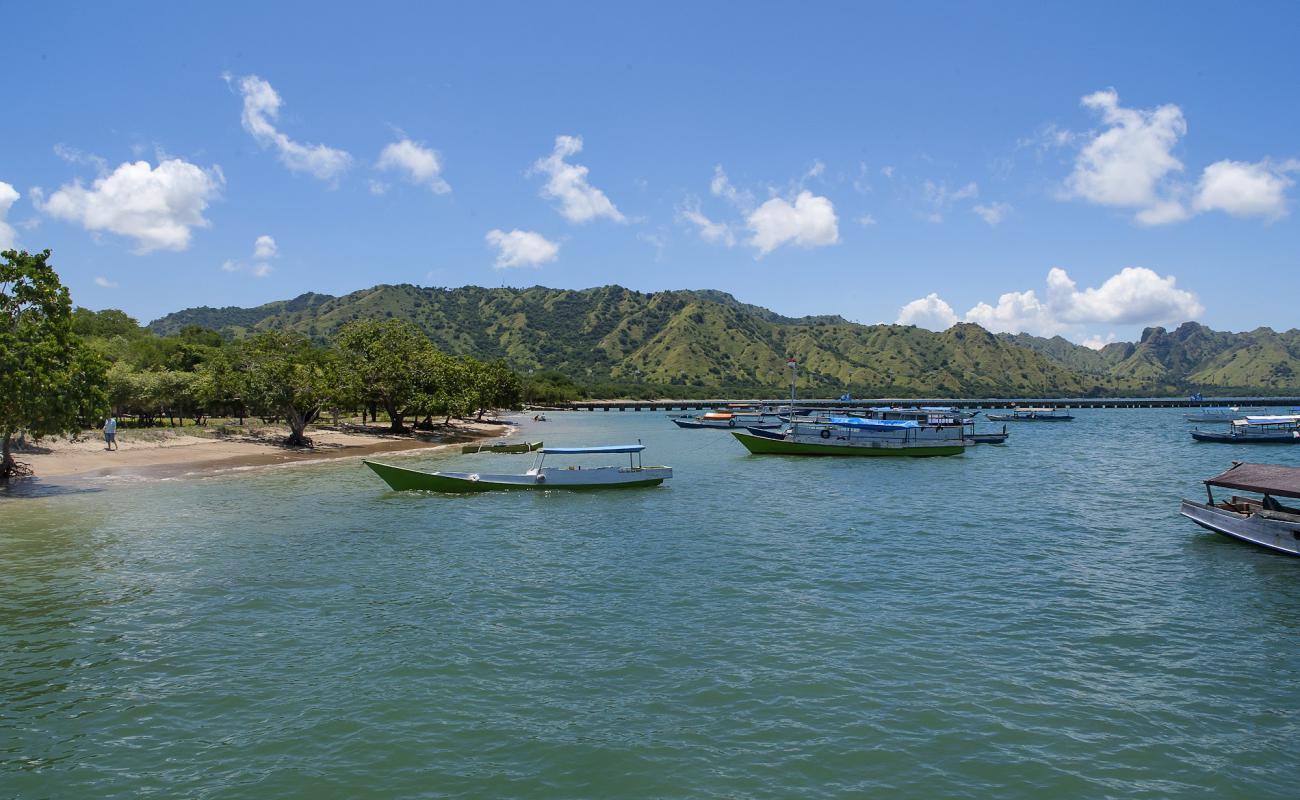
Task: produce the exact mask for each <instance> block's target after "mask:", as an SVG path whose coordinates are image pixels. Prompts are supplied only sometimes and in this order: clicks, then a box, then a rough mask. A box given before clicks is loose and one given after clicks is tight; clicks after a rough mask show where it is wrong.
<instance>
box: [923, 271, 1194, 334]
mask: <svg viewBox="0 0 1300 800" xmlns="http://www.w3.org/2000/svg"><path fill="white" fill-rule="evenodd" d="M1204 311H1205V307H1204V306H1202V305H1201V303H1200V301H1199V300H1198V299H1197V297H1196V295H1195V294H1193V293H1192V292H1189V291H1187V290H1185V289H1179V288H1178V286H1177V281H1176V280H1175V278H1174V276H1172V275H1168V276H1165V277H1163V278H1162V277H1161V276H1160V275H1158V274H1156V273H1155V272H1154V271H1152V270H1150V269H1147V268H1145V267H1125V268H1124V269H1122V270H1120V271H1119V272H1118V273H1116V274H1114V275H1112V276H1110V277H1109V278H1107V279H1106V280H1105V281H1104V282H1103V283H1102V284H1101V285H1100V286H1098V287H1090V288H1087V289H1083V290H1082V291H1080V290H1079V288H1078V286H1077V284H1076V283H1075V282H1074V280H1073V279H1071V278H1070V276H1069V274H1068V273H1066V271H1065V270H1063V269H1061V268H1059V267H1053V268H1052V269H1051V270H1050V271H1049V272H1048V273H1047V293H1046V298H1045V299H1044V298H1042V297H1040V296H1039V295H1038V293H1037V292H1036V291H1034V290H1033V289H1028V290H1026V291H1023V292H1007V293H1005V294H1003V295H1001V296H1000V297H998V300H997V304H996V305H993V304H990V303H985V302H980V303H977V304H975V305H974V306H973V307H972V308H971V309H970V310H969V311H967V312H966V315H965V320H966V321H967V322H975V323H978V324H980V325H982V326H983V327H984V328H986V329H988V330H990V331H993V332H995V333H999V332H1003V331H1006V332H1010V333H1019V332H1021V331H1025V332H1028V333H1032V334H1036V335H1039V336H1052V335H1055V334H1074V335H1082V333H1083V328H1084V327H1085V326H1088V325H1100V324H1107V325H1138V324H1142V325H1154V324H1163V323H1171V322H1183V321H1186V320H1189V319H1194V318H1195V317H1197V316H1199V315H1200V314H1202V313H1203V312H1204ZM954 321H956V314H955V313H954V312H953V310H952V307H951V306H950V305H948V303H946V302H945V301H944V300H942V299H941V298H940V297H939V296H938V295H937V294H930V295H927V296H926V297H923V298H921V299H919V300H913V301H912V302H911V303H908V304H907V305H905V306H903V308H902V309H900V311H899V317H898V322H899V324H909V323H910V324H915V325H921V326H922V327H931V328H933V329H935V330H940V329H941V328H938V327H935V326H938V325H942V326H943V328H947V327H948V326H949V325H951V324H952V322H954ZM927 323H928V324H927ZM1102 344H1105V342H1102Z"/></svg>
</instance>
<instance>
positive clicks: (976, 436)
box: [966, 423, 1011, 444]
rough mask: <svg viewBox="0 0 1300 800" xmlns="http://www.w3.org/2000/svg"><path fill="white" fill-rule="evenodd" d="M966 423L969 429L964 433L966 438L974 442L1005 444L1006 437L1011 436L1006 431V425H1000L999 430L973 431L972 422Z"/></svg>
mask: <svg viewBox="0 0 1300 800" xmlns="http://www.w3.org/2000/svg"><path fill="white" fill-rule="evenodd" d="M967 424H968V425H970V427H971V429H970V431H968V432H967V433H966V438H967V439H968V440H970V441H971V442H972V443H974V444H1006V441H1007V438H1008V437H1010V436H1011V434H1010V433H1008V432H1007V426H1006V425H1003V426H1002V430H1001V431H1000V432H996V431H995V432H993V433H978V432H976V431H975V426H974V425H973V424H971V423H967Z"/></svg>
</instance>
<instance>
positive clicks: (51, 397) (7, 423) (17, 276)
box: [0, 250, 106, 480]
mask: <svg viewBox="0 0 1300 800" xmlns="http://www.w3.org/2000/svg"><path fill="white" fill-rule="evenodd" d="M49 257H50V251H49V250H46V251H44V252H41V253H36V254H31V253H28V252H26V251H22V252H19V251H15V250H6V251H4V252H3V253H0V258H2V259H3V262H0V437H3V447H2V449H0V480H4V479H7V478H9V477H10V476H11V475H13V474H14V473H15V471H16V470H17V464H16V462H15V461H14V459H13V456H12V454H11V452H10V448H11V444H12V440H13V438H14V436H16V435H17V434H18V433H26V434H27V435H29V436H31V437H32V438H34V439H35V438H39V437H41V436H49V435H53V434H58V433H69V432H73V431H76V430H78V429H80V428H81V427H82V426H84V425H86V424H93V423H94V422H95V421H97V418H98V417H99V415H100V414H102V413H103V412H104V410H105V407H106V403H105V399H106V398H105V396H104V393H103V390H102V383H103V373H104V367H105V365H104V362H103V360H102V359H101V358H100V357H99V356H98V354H96V353H94V352H93V351H89V350H87V349H85V348H84V347H83V346H82V343H81V340H80V338H79V337H78V336H77V335H76V334H75V333H74V332H73V329H72V301H71V299H70V298H69V296H68V290H67V288H65V287H64V286H63V284H62V283H60V282H59V276H58V275H57V274H55V272H54V269H53V267H51V266H50V265H49V263H48V260H49Z"/></svg>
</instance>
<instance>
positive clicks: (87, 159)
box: [54, 142, 108, 175]
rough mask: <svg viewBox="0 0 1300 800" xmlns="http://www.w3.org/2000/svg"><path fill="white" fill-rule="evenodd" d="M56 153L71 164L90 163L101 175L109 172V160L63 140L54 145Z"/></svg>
mask: <svg viewBox="0 0 1300 800" xmlns="http://www.w3.org/2000/svg"><path fill="white" fill-rule="evenodd" d="M54 154H55V155H56V156H58V157H59V158H61V159H63V160H64V161H67V162H68V163H69V164H89V165H91V166H92V167H94V168H95V171H96V172H98V173H99V174H101V175H102V174H104V173H105V172H108V161H107V160H105V159H103V158H100V157H99V156H97V155H95V154H94V153H87V152H85V151H82V150H78V149H77V148H75V147H69V146H68V145H66V144H63V143H62V142H60V143H59V144H56V145H54Z"/></svg>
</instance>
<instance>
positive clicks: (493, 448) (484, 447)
mask: <svg viewBox="0 0 1300 800" xmlns="http://www.w3.org/2000/svg"><path fill="white" fill-rule="evenodd" d="M541 447H542V443H541V442H499V443H497V444H466V445H461V448H460V451H461V452H462V453H531V452H533V451H534V450H540V449H541Z"/></svg>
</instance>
